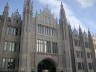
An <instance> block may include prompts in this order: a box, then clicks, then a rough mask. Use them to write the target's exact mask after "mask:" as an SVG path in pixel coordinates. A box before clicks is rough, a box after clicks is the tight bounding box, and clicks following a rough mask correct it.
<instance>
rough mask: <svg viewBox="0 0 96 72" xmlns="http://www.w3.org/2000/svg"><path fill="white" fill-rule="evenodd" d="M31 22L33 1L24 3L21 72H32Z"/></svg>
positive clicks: (26, 0) (28, 0) (29, 0)
mask: <svg viewBox="0 0 96 72" xmlns="http://www.w3.org/2000/svg"><path fill="white" fill-rule="evenodd" d="M31 20H32V4H31V0H25V1H24V10H23V22H22V33H21V46H20V47H21V48H20V64H19V72H21V71H23V72H31V50H30V49H31V44H30V43H31V42H30V40H31V30H30V29H31V24H32V23H31Z"/></svg>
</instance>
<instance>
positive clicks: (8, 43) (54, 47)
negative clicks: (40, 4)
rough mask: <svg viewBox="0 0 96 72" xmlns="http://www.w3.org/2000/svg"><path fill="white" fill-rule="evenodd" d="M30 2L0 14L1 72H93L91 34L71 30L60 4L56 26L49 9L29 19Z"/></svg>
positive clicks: (6, 9) (55, 20)
mask: <svg viewBox="0 0 96 72" xmlns="http://www.w3.org/2000/svg"><path fill="white" fill-rule="evenodd" d="M32 9H33V8H32V3H31V0H25V1H24V10H23V19H21V15H20V14H19V12H18V10H17V11H16V12H15V13H13V14H12V16H11V17H9V16H8V11H9V6H8V4H7V5H6V6H5V7H4V11H3V14H2V15H0V72H96V71H95V61H94V60H95V53H94V47H93V42H92V38H91V34H90V32H89V31H88V34H87V33H85V32H82V30H81V28H79V31H77V30H75V29H74V30H72V29H71V27H70V25H69V24H68V22H67V19H66V15H65V11H64V8H63V4H62V3H61V8H60V19H59V24H58V21H57V19H55V18H54V16H53V15H52V14H51V12H50V10H49V9H48V8H45V9H44V10H43V11H42V12H40V13H37V12H36V14H35V16H32V11H33V10H32Z"/></svg>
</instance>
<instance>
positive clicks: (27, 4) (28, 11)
mask: <svg viewBox="0 0 96 72" xmlns="http://www.w3.org/2000/svg"><path fill="white" fill-rule="evenodd" d="M25 14H27V15H32V2H31V0H25V1H24V15H25Z"/></svg>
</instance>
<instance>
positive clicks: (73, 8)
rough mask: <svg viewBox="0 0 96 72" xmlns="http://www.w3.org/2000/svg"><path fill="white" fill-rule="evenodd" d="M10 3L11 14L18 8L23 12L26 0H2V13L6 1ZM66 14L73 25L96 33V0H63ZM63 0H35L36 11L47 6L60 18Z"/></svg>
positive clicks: (0, 3)
mask: <svg viewBox="0 0 96 72" xmlns="http://www.w3.org/2000/svg"><path fill="white" fill-rule="evenodd" d="M7 2H8V3H9V7H10V11H9V12H10V15H11V14H12V13H13V12H15V11H16V9H18V11H19V12H20V14H22V12H23V5H24V0H0V14H2V11H3V8H4V6H5V5H6V3H7ZM62 2H63V5H64V9H65V12H66V16H67V19H68V21H69V22H70V24H71V26H72V27H73V28H74V27H75V28H77V29H78V27H79V25H80V26H81V27H82V29H83V30H88V29H89V30H90V31H91V32H92V33H94V34H96V0H62ZM60 3H61V0H33V8H34V9H33V10H34V13H35V12H36V10H37V11H40V10H41V11H42V10H43V9H44V8H45V7H47V6H48V8H49V9H50V10H51V12H52V13H53V14H54V16H55V17H58V18H59V9H60Z"/></svg>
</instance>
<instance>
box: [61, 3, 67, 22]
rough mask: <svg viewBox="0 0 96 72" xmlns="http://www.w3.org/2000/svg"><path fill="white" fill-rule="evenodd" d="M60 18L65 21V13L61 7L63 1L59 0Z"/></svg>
mask: <svg viewBox="0 0 96 72" xmlns="http://www.w3.org/2000/svg"><path fill="white" fill-rule="evenodd" d="M60 19H61V20H62V21H66V15H65V10H64V8H63V3H62V2H61V8H60Z"/></svg>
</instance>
